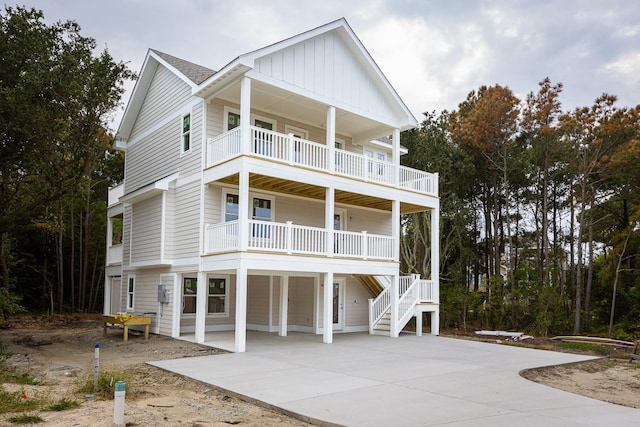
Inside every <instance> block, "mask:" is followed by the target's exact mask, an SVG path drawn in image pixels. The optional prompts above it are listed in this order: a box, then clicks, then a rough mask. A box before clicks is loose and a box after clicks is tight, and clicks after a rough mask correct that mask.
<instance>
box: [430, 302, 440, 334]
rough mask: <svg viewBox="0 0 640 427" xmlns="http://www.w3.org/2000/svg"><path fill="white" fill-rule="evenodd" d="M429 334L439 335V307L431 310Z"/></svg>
mask: <svg viewBox="0 0 640 427" xmlns="http://www.w3.org/2000/svg"><path fill="white" fill-rule="evenodd" d="M431 335H440V307H436V308H435V310H434V311H433V312H431Z"/></svg>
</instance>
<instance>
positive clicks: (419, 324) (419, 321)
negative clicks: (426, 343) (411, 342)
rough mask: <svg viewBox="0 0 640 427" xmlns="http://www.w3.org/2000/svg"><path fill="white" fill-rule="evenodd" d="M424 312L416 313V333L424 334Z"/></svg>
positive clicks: (418, 334)
mask: <svg viewBox="0 0 640 427" xmlns="http://www.w3.org/2000/svg"><path fill="white" fill-rule="evenodd" d="M422 317H423V316H422V312H419V313H418V314H416V335H417V336H419V337H421V336H422Z"/></svg>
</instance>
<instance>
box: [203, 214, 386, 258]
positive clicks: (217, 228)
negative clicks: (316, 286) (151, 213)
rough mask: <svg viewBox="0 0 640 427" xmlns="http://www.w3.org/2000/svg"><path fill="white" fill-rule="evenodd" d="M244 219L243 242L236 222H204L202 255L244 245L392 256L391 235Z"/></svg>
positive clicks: (302, 252) (287, 251) (307, 252)
mask: <svg viewBox="0 0 640 427" xmlns="http://www.w3.org/2000/svg"><path fill="white" fill-rule="evenodd" d="M248 222H249V232H248V238H247V242H246V245H242V244H241V243H243V242H240V228H239V227H240V223H239V221H230V222H224V223H220V224H207V225H206V226H205V230H204V236H205V238H204V245H205V247H204V252H205V254H207V255H209V254H216V253H225V252H235V251H239V250H240V249H241V248H242V247H243V246H246V249H247V250H251V251H260V252H271V253H280V254H288V255H294V254H295V255H311V256H322V257H325V256H326V257H343V258H355V259H362V260H368V259H370V260H388V261H394V260H395V259H396V257H395V252H394V248H395V247H396V245H397V243H396V242H394V239H393V237H392V236H383V235H378V234H370V233H368V232H366V231H362V232H353V231H341V230H327V229H326V228H318V227H308V226H304V225H297V224H293V223H292V222H290V221H287V222H286V223H278V222H267V221H257V220H249V221H248ZM331 235H332V236H333V237H331Z"/></svg>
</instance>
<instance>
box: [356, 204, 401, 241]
mask: <svg viewBox="0 0 640 427" xmlns="http://www.w3.org/2000/svg"><path fill="white" fill-rule="evenodd" d="M347 219H348V222H347V224H348V228H347V230H350V231H362V230H366V231H367V232H369V233H371V234H382V235H385V236H390V235H391V227H392V222H391V214H390V213H389V212H383V211H375V210H371V209H359V208H356V207H351V206H348V207H347Z"/></svg>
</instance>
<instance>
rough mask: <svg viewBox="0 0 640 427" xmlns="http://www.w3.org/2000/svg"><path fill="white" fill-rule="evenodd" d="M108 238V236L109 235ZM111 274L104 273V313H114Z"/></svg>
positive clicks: (108, 233)
mask: <svg viewBox="0 0 640 427" xmlns="http://www.w3.org/2000/svg"><path fill="white" fill-rule="evenodd" d="M110 222H111V218H109V223H110ZM109 235H111V233H110V232H107V236H109ZM107 239H108V237H107ZM108 254H109V247H107V256H108ZM112 280H113V279H112V278H111V276H108V275H106V274H105V275H104V302H103V304H102V314H112V313H110V311H111V285H112ZM120 283H122V279H120ZM120 294H121V295H122V285H120Z"/></svg>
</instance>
